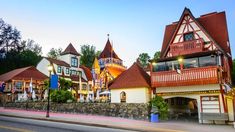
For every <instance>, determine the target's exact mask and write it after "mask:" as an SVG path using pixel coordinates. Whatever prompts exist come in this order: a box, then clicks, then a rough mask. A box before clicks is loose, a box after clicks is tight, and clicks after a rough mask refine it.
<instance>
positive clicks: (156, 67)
mask: <svg viewBox="0 0 235 132" xmlns="http://www.w3.org/2000/svg"><path fill="white" fill-rule="evenodd" d="M165 70H166V65H165V62H159V63H157V64H155V65H153V72H158V71H165Z"/></svg>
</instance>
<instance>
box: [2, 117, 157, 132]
mask: <svg viewBox="0 0 235 132" xmlns="http://www.w3.org/2000/svg"><path fill="white" fill-rule="evenodd" d="M0 116H6V117H14V118H23V119H33V120H40V121H50V122H59V123H68V124H75V125H85V126H93V127H94V126H95V127H102V128H112V129H121V130H129V131H139V132H146V131H148V132H157V131H151V130H140V129H134V128H127V127H118V126H113V125H103V124H95V123H85V122H76V121H66V120H58V119H49V118H46V117H45V118H41V117H23V116H17V115H7V114H0Z"/></svg>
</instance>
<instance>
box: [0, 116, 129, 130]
mask: <svg viewBox="0 0 235 132" xmlns="http://www.w3.org/2000/svg"><path fill="white" fill-rule="evenodd" d="M0 132H131V131H127V130H120V129H112V128H104V127H95V126H84V125H77V124H67V123H59V122H50V121H40V120H32V119H22V118H13V117H5V116H0Z"/></svg>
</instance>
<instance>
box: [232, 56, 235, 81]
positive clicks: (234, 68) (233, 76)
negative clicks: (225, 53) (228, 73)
mask: <svg viewBox="0 0 235 132" xmlns="http://www.w3.org/2000/svg"><path fill="white" fill-rule="evenodd" d="M232 83H233V86H235V59H233V70H232Z"/></svg>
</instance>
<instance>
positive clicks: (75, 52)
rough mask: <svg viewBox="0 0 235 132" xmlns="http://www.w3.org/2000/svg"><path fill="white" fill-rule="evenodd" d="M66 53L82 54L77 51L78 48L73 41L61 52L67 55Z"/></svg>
mask: <svg viewBox="0 0 235 132" xmlns="http://www.w3.org/2000/svg"><path fill="white" fill-rule="evenodd" d="M65 54H73V55H77V56H80V54H79V53H78V52H77V50H76V49H75V48H74V47H73V45H72V44H71V43H70V44H69V45H68V47H67V48H66V49H65V50H64V52H62V53H61V55H65Z"/></svg>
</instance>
